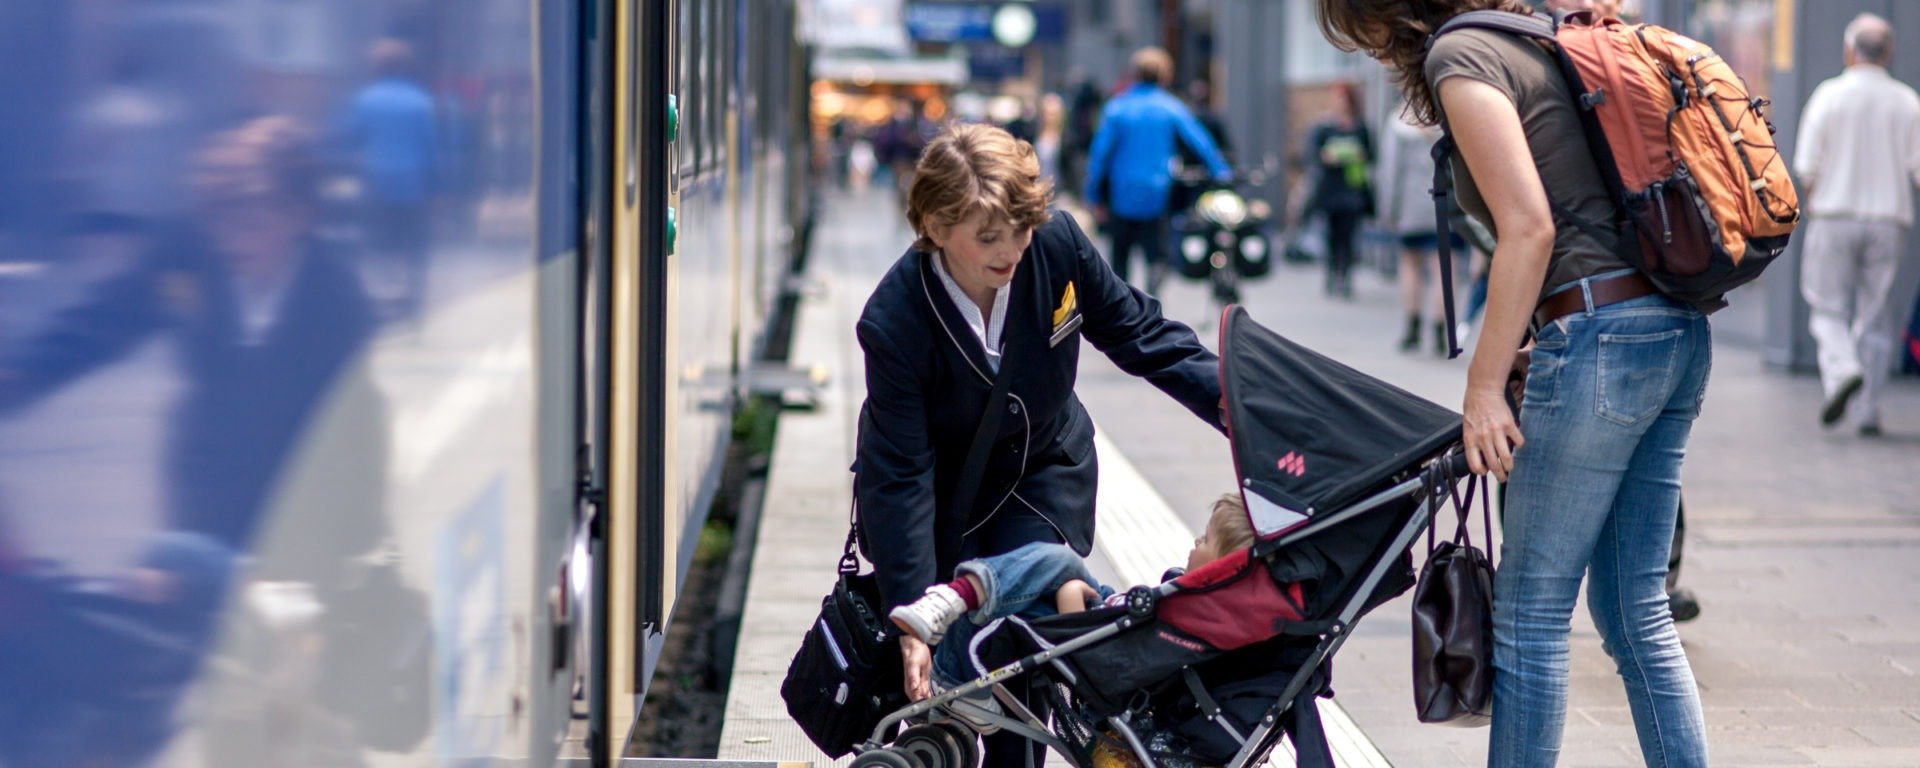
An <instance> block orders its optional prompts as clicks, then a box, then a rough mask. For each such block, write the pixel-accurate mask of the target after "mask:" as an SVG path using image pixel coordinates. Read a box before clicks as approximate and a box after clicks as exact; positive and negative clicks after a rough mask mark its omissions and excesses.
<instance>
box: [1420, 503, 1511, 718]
mask: <svg viewBox="0 0 1920 768" xmlns="http://www.w3.org/2000/svg"><path fill="white" fill-rule="evenodd" d="M1448 474H1450V473H1448ZM1482 480H1484V478H1481V477H1478V476H1474V477H1469V478H1468V479H1467V491H1466V501H1465V503H1462V501H1461V498H1460V495H1459V493H1458V492H1457V489H1456V488H1455V486H1454V484H1453V478H1452V477H1446V478H1445V479H1444V480H1442V481H1441V482H1443V483H1444V484H1445V486H1446V488H1447V489H1448V491H1449V492H1450V493H1452V494H1453V507H1454V510H1455V511H1456V512H1458V513H1459V517H1460V525H1459V527H1458V528H1456V529H1454V533H1453V540H1452V541H1442V542H1440V543H1439V544H1437V545H1436V544H1435V543H1434V533H1433V527H1434V525H1433V521H1432V520H1429V521H1428V522H1427V564H1426V566H1425V567H1423V568H1421V569H1420V582H1419V584H1418V585H1417V586H1415V587H1414V588H1413V704H1414V708H1415V710H1416V713H1415V714H1417V715H1418V716H1419V718H1420V722H1423V723H1442V724H1446V725H1455V726H1463V727H1469V728H1472V727H1478V726H1482V725H1486V724H1488V723H1489V722H1492V717H1493V563H1492V561H1490V560H1489V559H1488V558H1487V554H1486V553H1485V552H1482V551H1481V550H1480V549H1479V548H1478V547H1475V546H1473V541H1472V539H1470V538H1469V537H1468V536H1467V518H1468V517H1470V516H1471V514H1472V511H1473V493H1474V490H1475V487H1476V485H1477V486H1478V488H1479V490H1480V492H1481V494H1480V496H1481V501H1480V504H1481V510H1480V514H1481V515H1482V516H1484V520H1483V522H1484V523H1485V525H1486V536H1487V538H1486V541H1485V544H1486V546H1488V547H1492V546H1493V520H1492V510H1491V509H1490V508H1489V507H1487V501H1486V496H1487V494H1486V488H1487V486H1489V485H1492V483H1491V482H1485V483H1482V482H1481V481H1482ZM1429 487H1430V488H1431V487H1434V486H1433V484H1432V483H1431V482H1430V483H1429Z"/></svg>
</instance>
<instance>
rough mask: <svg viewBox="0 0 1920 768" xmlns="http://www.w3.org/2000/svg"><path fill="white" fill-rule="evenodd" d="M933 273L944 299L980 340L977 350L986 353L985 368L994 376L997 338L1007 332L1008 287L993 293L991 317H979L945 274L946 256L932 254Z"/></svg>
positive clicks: (997, 363) (974, 306)
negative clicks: (944, 294)
mask: <svg viewBox="0 0 1920 768" xmlns="http://www.w3.org/2000/svg"><path fill="white" fill-rule="evenodd" d="M933 273H934V274H936V275H939V276H940V284H941V285H943V286H946V289H947V298H949V299H952V300H953V305H954V307H956V308H958V309H959V310H960V316H961V317H962V318H965V319H966V321H967V327H968V328H972V329H973V335H974V337H975V338H978V339H979V340H980V346H982V347H985V348H986V350H987V367H989V368H992V369H993V372H994V373H999V372H1000V335H1001V332H1002V331H1005V330H1006V328H1007V296H1008V295H1010V294H1011V293H1012V288H1013V286H1012V285H1003V286H1000V288H999V289H998V290H995V291H994V292H993V312H992V316H991V317H987V318H982V317H981V316H980V305H978V304H975V303H973V299H972V298H970V297H968V296H967V292H966V291H964V290H961V289H960V284H959V283H956V282H954V281H953V275H952V274H949V273H948V272H947V254H945V253H944V252H943V253H935V254H934V256H933Z"/></svg>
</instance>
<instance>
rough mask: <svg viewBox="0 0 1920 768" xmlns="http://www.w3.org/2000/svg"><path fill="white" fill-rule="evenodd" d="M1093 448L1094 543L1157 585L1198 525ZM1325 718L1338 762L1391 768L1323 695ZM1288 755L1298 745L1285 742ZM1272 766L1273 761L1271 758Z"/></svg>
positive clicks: (1106, 447)
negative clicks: (1096, 480) (1096, 481)
mask: <svg viewBox="0 0 1920 768" xmlns="http://www.w3.org/2000/svg"><path fill="white" fill-rule="evenodd" d="M1093 448H1094V451H1095V452H1096V453H1097V455H1098V456H1099V461H1100V485H1099V490H1098V496H1097V499H1096V504H1095V507H1096V509H1095V515H1096V516H1097V518H1098V519H1099V521H1100V532H1099V535H1097V536H1094V546H1096V547H1099V548H1100V552H1101V554H1104V555H1106V556H1107V559H1109V560H1112V561H1113V566H1114V569H1115V570H1117V571H1119V575H1120V579H1121V583H1122V584H1157V583H1159V582H1160V575H1161V574H1162V573H1164V572H1166V570H1167V568H1169V567H1171V566H1175V565H1182V564H1184V563H1186V561H1187V552H1188V550H1191V549H1192V548H1193V537H1194V534H1193V529H1192V528H1190V527H1188V526H1187V524H1186V523H1185V522H1183V521H1181V519H1180V516H1179V515H1176V514H1174V513H1173V509H1172V508H1171V507H1168V506H1167V500H1166V499H1164V498H1161V496H1160V492H1159V491H1155V490H1154V489H1153V486H1152V485H1150V484H1148V483H1147V479H1146V478H1145V477H1142V476H1141V475H1140V471H1139V470H1138V469H1135V468H1134V466H1133V462H1131V461H1128V460H1127V457H1126V456H1125V455H1124V454H1122V453H1120V449H1119V448H1118V447H1116V446H1115V445H1114V444H1113V441H1112V440H1109V439H1107V436H1106V434H1105V433H1103V432H1101V431H1100V430H1099V429H1097V428H1096V429H1095V430H1094V437H1093ZM1318 701H1319V702H1320V719H1321V721H1322V722H1324V723H1325V724H1326V727H1327V741H1328V742H1329V743H1330V745H1331V746H1332V747H1333V761H1334V763H1335V764H1336V765H1340V766H1344V767H1345V768H1392V764H1391V763H1388V762H1387V757H1386V755H1383V754H1381V753H1380V750H1379V748H1377V747H1375V746H1374V745H1373V742H1372V741H1371V740H1369V739H1367V735H1366V734H1365V733H1362V732H1361V731H1360V726H1358V725H1355V724H1354V722H1353V718H1351V717H1348V716H1347V711H1346V710H1345V709H1342V708H1341V707H1340V703H1339V702H1337V701H1333V700H1332V699H1318ZM1280 748H1281V750H1284V751H1285V752H1286V754H1287V756H1288V757H1289V758H1291V757H1292V755H1293V745H1292V744H1290V743H1282V744H1281V745H1280ZM1268 764H1269V765H1271V764H1272V763H1271V760H1269V763H1268Z"/></svg>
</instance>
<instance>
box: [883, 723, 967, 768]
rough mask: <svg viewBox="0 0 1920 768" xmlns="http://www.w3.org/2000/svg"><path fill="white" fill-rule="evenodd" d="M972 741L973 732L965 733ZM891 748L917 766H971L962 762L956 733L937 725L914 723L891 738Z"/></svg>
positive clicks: (940, 767)
mask: <svg viewBox="0 0 1920 768" xmlns="http://www.w3.org/2000/svg"><path fill="white" fill-rule="evenodd" d="M967 740H968V742H972V740H973V734H971V733H969V734H967ZM893 748H894V749H895V750H898V751H899V752H900V754H903V755H906V756H907V759H908V760H911V761H913V762H914V763H915V764H917V765H918V767H919V768H973V766H972V764H971V763H964V764H963V763H962V762H961V761H962V758H964V757H965V755H962V754H961V753H960V740H959V738H957V735H956V734H955V733H954V732H953V731H950V730H948V729H946V728H945V727H942V726H938V725H916V726H914V727H912V728H908V729H906V730H905V731H901V732H900V735H899V736H898V737H896V738H894V740H893Z"/></svg>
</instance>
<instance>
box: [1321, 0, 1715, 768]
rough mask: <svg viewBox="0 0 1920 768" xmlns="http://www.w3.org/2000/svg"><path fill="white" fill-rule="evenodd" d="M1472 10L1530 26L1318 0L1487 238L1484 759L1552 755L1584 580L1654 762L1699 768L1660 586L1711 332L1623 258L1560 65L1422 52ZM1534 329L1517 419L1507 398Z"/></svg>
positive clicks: (1386, 3) (1481, 438) (1470, 0)
mask: <svg viewBox="0 0 1920 768" xmlns="http://www.w3.org/2000/svg"><path fill="white" fill-rule="evenodd" d="M1480 10H1493V11H1506V12H1511V13H1515V14H1525V13H1529V12H1530V8H1529V7H1528V4H1527V3H1525V2H1523V0H1318V13H1319V19H1320V24H1321V29H1322V31H1323V32H1325V33H1326V35H1327V38H1328V39H1329V40H1330V41H1332V42H1333V44H1334V45H1335V46H1337V47H1340V48H1343V49H1345V50H1359V51H1363V52H1365V53H1367V54H1369V55H1371V56H1373V57H1374V58H1376V59H1378V60H1380V61H1381V62H1383V63H1384V64H1386V66H1387V67H1388V68H1389V69H1390V70H1391V72H1392V74H1393V77H1394V81H1395V82H1396V83H1397V84H1398V85H1399V86H1400V87H1401V88H1402V90H1404V91H1405V92H1406V94H1407V98H1408V101H1409V102H1410V109H1411V111H1412V114H1413V116H1414V117H1415V118H1416V119H1417V120H1419V121H1420V122H1422V123H1427V124H1433V123H1439V124H1442V125H1444V126H1445V127H1446V128H1447V130H1448V132H1449V134H1450V135H1451V136H1452V138H1453V139H1454V141H1455V142H1456V143H1457V144H1458V146H1459V151H1458V152H1457V153H1456V156H1455V161H1454V166H1453V171H1454V180H1455V182H1456V184H1457V186H1458V187H1459V192H1460V201H1461V205H1462V207H1463V208H1464V209H1465V210H1466V211H1467V212H1468V213H1469V214H1470V215H1472V216H1473V217H1474V218H1476V219H1479V220H1480V221H1482V222H1483V223H1486V224H1488V225H1489V226H1490V227H1491V228H1492V229H1493V230H1494V231H1495V232H1496V234H1497V235H1498V237H1499V241H1498V246H1497V248H1496V249H1495V251H1494V255H1493V262H1492V264H1493V266H1492V274H1491V278H1490V283H1489V293H1488V298H1487V309H1486V318H1485V321H1484V323H1483V325H1482V328H1481V331H1480V333H1479V334H1478V336H1477V341H1476V344H1475V349H1474V353H1473V360H1472V364H1471V366H1470V367H1469V369H1468V374H1467V394H1466V398H1465V403H1464V407H1463V415H1464V439H1465V444H1466V455H1467V461H1468V464H1469V466H1470V467H1471V468H1472V469H1473V471H1474V472H1476V473H1483V474H1484V473H1491V474H1492V475H1494V476H1495V477H1497V478H1499V479H1501V480H1502V481H1504V482H1506V483H1507V484H1508V486H1509V490H1508V496H1507V499H1508V505H1509V506H1508V508H1507V511H1506V538H1505V541H1504V542H1503V544H1502V547H1501V558H1500V567H1499V570H1498V575H1497V576H1496V580H1495V585H1494V652H1493V662H1494V670H1495V675H1494V708H1493V732H1492V737H1491V738H1492V743H1491V745H1490V748H1489V756H1488V764H1489V765H1493V766H1510V765H1529V766H1532V765H1553V764H1554V763H1555V762H1556V761H1557V760H1558V757H1559V747H1560V741H1561V731H1562V728H1563V726H1564V723H1565V718H1566V708H1567V676H1568V642H1567V635H1568V631H1569V622H1570V621H1571V618H1572V614H1573V609H1574V605H1575V603H1576V601H1577V599H1578V597H1579V590H1580V582H1581V579H1582V577H1583V576H1584V577H1588V578H1590V580H1591V581H1590V586H1589V588H1588V606H1589V609H1590V611H1591V612H1592V614H1593V620H1594V624H1595V625H1596V626H1597V627H1598V628H1599V630H1600V634H1601V637H1602V639H1603V640H1604V643H1605V647H1606V649H1607V652H1608V653H1609V654H1610V655H1611V656H1613V658H1614V660H1615V663H1616V665H1617V667H1618V669H1619V672H1620V676H1621V678H1622V681H1623V682H1624V684H1625V687H1626V692H1627V700H1628V703H1629V704H1630V706H1631V708H1632V712H1633V721H1634V726H1635V729H1636V730H1637V731H1638V733H1639V738H1640V748H1641V752H1642V754H1643V756H1644V757H1645V759H1646V762H1647V764H1649V765H1661V766H1704V765H1706V764H1707V745H1706V733H1705V731H1706V728H1705V724H1704V719H1703V717H1702V714H1701V708H1700V697H1699V692H1698V690H1697V688H1696V686H1695V684H1694V679H1693V672H1692V669H1691V667H1690V666H1689V665H1688V663H1687V658H1686V653H1685V651H1684V650H1683V649H1682V648H1681V646H1680V638H1679V635H1678V634H1676V633H1675V631H1674V628H1673V619H1672V616H1671V615H1670V614H1669V612H1668V607H1667V597H1666V591H1665V585H1664V579H1665V576H1666V572H1667V550H1668V545H1669V543H1670V542H1671V541H1672V539H1673V527H1674V516H1675V509H1676V508H1677V506H1678V501H1679V499H1678V496H1679V491H1680V459H1681V456H1682V454H1683V453H1684V452H1685V450H1686V443H1687V435H1688V432H1689V430H1690V429H1691V427H1692V424H1693V420H1694V418H1695V416H1696V415H1697V414H1698V413H1699V410H1700V404H1701V401H1702V399H1703V397H1704V395H1705V391H1706V381H1707V369H1708V365H1709V360H1710V357H1711V353H1712V348H1711V343H1710V339H1709V331H1708V327H1707V319H1706V316H1705V315H1704V314H1703V313H1701V312H1700V311H1699V310H1698V309H1696V308H1695V307H1694V306H1691V305H1689V304H1687V303H1684V302H1680V301H1676V300H1674V299H1671V298H1668V297H1667V296H1666V295H1664V294H1662V293H1660V292H1659V291H1657V290H1656V289H1655V288H1654V286H1653V285H1652V283H1651V282H1650V281H1649V280H1648V278H1647V277H1646V276H1645V275H1643V274H1641V273H1640V272H1638V271H1636V270H1635V268H1634V267H1633V266H1632V265H1631V264H1629V263H1628V262H1627V261H1626V259H1625V258H1623V257H1622V256H1621V255H1620V249H1619V248H1618V246H1619V243H1618V242H1617V240H1618V237H1619V236H1620V233H1619V231H1618V230H1617V228H1616V227H1615V224H1614V222H1615V220H1616V217H1615V215H1614V203H1613V202H1612V197H1611V195H1610V193H1609V191H1608V189H1607V187H1606V186H1605V183H1604V181H1603V179H1602V177H1601V175H1600V171H1599V168H1598V166H1597V165H1596V164H1595V162H1594V160H1593V157H1592V155H1590V154H1589V153H1588V152H1587V151H1585V147H1586V143H1585V142H1586V139H1585V137H1584V135H1583V133H1582V130H1581V127H1580V121H1579V114H1578V112H1577V108H1576V106H1575V102H1574V98H1573V91H1572V89H1571V88H1570V87H1569V85H1568V83H1567V81H1566V79H1565V78H1564V77H1563V76H1562V74H1561V72H1560V70H1559V68H1558V65H1557V63H1556V61H1555V59H1554V54H1553V53H1551V52H1550V51H1549V50H1548V49H1546V48H1543V47H1542V46H1540V45H1539V44H1537V43H1535V42H1534V41H1532V40H1530V39H1526V38H1523V37H1520V36H1518V35H1514V34H1509V33H1505V32H1499V31H1494V30H1489V29H1477V28H1470V29H1459V30H1455V31H1450V32H1448V33H1447V34H1445V35H1442V36H1438V37H1437V38H1433V37H1432V36H1433V34H1434V33H1435V32H1436V31H1437V30H1439V29H1441V27H1442V25H1443V24H1445V23H1446V22H1447V21H1448V20H1450V19H1452V18H1454V17H1455V16H1457V15H1459V14H1462V13H1466V12H1468V11H1480ZM1430 38H1431V39H1430ZM1429 46H1431V47H1429ZM1594 222H1599V224H1597V225H1596V224H1594ZM1609 230H1612V231H1609ZM1607 240H1614V241H1615V242H1608V241H1607ZM1530 321H1531V322H1532V323H1533V324H1534V327H1535V328H1536V332H1535V333H1536V341H1535V343H1534V348H1533V350H1532V354H1531V360H1530V363H1529V364H1528V371H1527V381H1526V389H1525V394H1524V397H1523V406H1522V409H1521V414H1520V416H1519V417H1518V419H1517V420H1516V418H1515V416H1514V415H1513V413H1512V411H1510V410H1509V409H1508V407H1507V403H1506V400H1505V397H1504V396H1503V393H1502V387H1503V384H1504V382H1505V381H1506V378H1507V372H1508V369H1509V368H1510V367H1511V366H1512V365H1513V361H1514V359H1515V356H1516V349H1517V348H1518V347H1519V345H1520V342H1521V338H1522V336H1523V334H1524V333H1525V332H1526V330H1527V327H1528V323H1529V322H1530Z"/></svg>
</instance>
